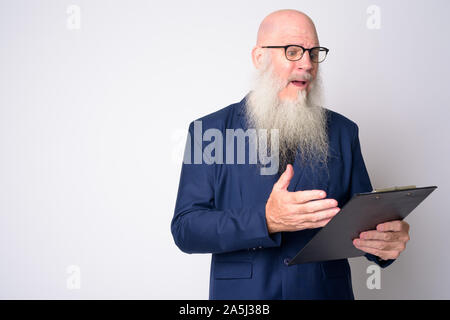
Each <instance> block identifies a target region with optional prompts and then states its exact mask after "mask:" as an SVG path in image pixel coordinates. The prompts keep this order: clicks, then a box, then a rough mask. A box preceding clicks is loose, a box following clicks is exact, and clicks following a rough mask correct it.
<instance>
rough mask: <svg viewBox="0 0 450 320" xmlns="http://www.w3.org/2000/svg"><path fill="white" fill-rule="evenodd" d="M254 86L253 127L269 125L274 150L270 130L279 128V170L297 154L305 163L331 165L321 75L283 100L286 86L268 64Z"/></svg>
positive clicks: (251, 102) (249, 101)
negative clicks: (304, 88)
mask: <svg viewBox="0 0 450 320" xmlns="http://www.w3.org/2000/svg"><path fill="white" fill-rule="evenodd" d="M254 82H255V83H254V88H253V90H252V91H251V92H250V94H249V96H248V99H247V102H246V104H247V107H246V110H247V118H248V121H249V128H255V129H257V130H259V129H266V130H267V132H268V135H269V139H268V143H267V151H268V152H270V146H271V140H270V130H271V129H278V130H279V172H283V171H284V170H285V169H286V166H287V164H289V163H290V164H293V163H294V160H295V158H296V157H297V156H300V160H301V162H302V164H303V165H309V166H311V167H312V168H314V167H315V166H317V165H324V166H325V167H326V166H327V161H328V134H327V112H326V109H325V108H323V107H321V93H322V90H321V83H320V76H319V74H318V75H317V78H316V79H315V80H314V82H313V83H311V90H310V92H309V93H308V94H306V91H305V90H302V91H299V95H298V97H297V98H296V99H295V100H284V101H283V100H281V99H280V98H279V96H278V93H279V92H280V90H281V89H282V88H284V87H285V86H286V83H282V82H281V81H280V80H279V79H278V78H277V77H276V76H275V75H274V74H273V71H272V67H271V66H268V67H266V68H265V69H263V70H262V71H260V72H258V73H257V74H256V77H255V81H254Z"/></svg>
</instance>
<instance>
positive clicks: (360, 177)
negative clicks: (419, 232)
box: [350, 124, 395, 268]
mask: <svg viewBox="0 0 450 320" xmlns="http://www.w3.org/2000/svg"><path fill="white" fill-rule="evenodd" d="M352 157H353V158H352V173H351V182H350V198H351V197H352V196H353V195H354V194H355V193H361V192H371V191H372V190H373V189H372V184H371V182H370V178H369V174H368V173H367V169H366V165H365V164H364V159H363V156H362V153H361V144H360V142H359V128H358V126H357V125H356V124H355V134H354V137H353V143H352ZM365 257H366V258H367V259H368V260H369V261H372V262H375V263H376V264H378V265H379V266H380V267H382V268H386V267H387V266H389V265H390V264H391V263H392V262H394V261H395V259H390V260H381V259H380V258H378V257H377V256H375V255H373V254H370V253H366V254H365Z"/></svg>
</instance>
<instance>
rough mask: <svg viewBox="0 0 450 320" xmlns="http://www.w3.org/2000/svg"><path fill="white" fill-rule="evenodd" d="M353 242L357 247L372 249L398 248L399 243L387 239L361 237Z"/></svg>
mask: <svg viewBox="0 0 450 320" xmlns="http://www.w3.org/2000/svg"><path fill="white" fill-rule="evenodd" d="M354 242H355V243H356V244H357V245H358V246H359V247H367V248H373V249H378V250H382V251H389V250H398V249H399V243H397V242H389V241H383V240H361V239H355V240H354Z"/></svg>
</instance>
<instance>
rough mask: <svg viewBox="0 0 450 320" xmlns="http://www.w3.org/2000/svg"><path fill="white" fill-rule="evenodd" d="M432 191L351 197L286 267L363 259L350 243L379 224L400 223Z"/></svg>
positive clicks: (403, 189) (401, 190) (408, 189)
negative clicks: (347, 259) (354, 258)
mask: <svg viewBox="0 0 450 320" xmlns="http://www.w3.org/2000/svg"><path fill="white" fill-rule="evenodd" d="M436 188H437V186H429V187H420V188H416V187H414V186H408V187H394V188H388V189H380V190H375V191H372V192H365V193H356V194H354V195H353V197H352V198H351V199H350V201H348V202H347V203H346V204H345V205H344V207H343V208H342V209H341V211H340V212H339V213H338V214H337V215H336V216H334V218H333V219H331V220H330V222H328V223H327V225H326V226H325V227H323V228H322V229H321V230H320V231H319V232H317V234H316V235H315V236H314V237H313V238H312V239H311V240H310V241H309V242H308V243H307V244H306V245H305V246H304V247H303V249H301V250H300V251H299V252H298V253H297V255H296V256H295V257H294V258H293V259H292V260H291V261H290V262H289V264H288V265H289V266H291V265H295V264H300V263H308V262H317V261H326V260H338V259H344V258H352V257H359V256H363V255H365V252H364V251H361V250H359V249H357V248H356V247H355V246H354V245H353V239H355V238H358V237H359V234H360V233H361V232H363V231H367V230H374V229H376V226H377V225H378V224H380V223H384V222H388V221H393V220H403V219H404V218H405V217H406V216H407V215H408V214H410V213H411V212H412V211H413V210H414V209H415V208H416V207H417V206H418V205H419V204H420V203H421V202H422V201H423V200H425V198H426V197H428V196H429V195H430V194H431V193H432V192H433V191H434V190H435V189H436Z"/></svg>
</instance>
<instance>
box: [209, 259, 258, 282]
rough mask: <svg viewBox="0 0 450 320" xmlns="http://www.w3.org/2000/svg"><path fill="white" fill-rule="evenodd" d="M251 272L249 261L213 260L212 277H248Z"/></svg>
mask: <svg viewBox="0 0 450 320" xmlns="http://www.w3.org/2000/svg"><path fill="white" fill-rule="evenodd" d="M252 273H253V264H252V263H251V262H217V261H216V262H215V264H214V279H250V278H251V277H252Z"/></svg>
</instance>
